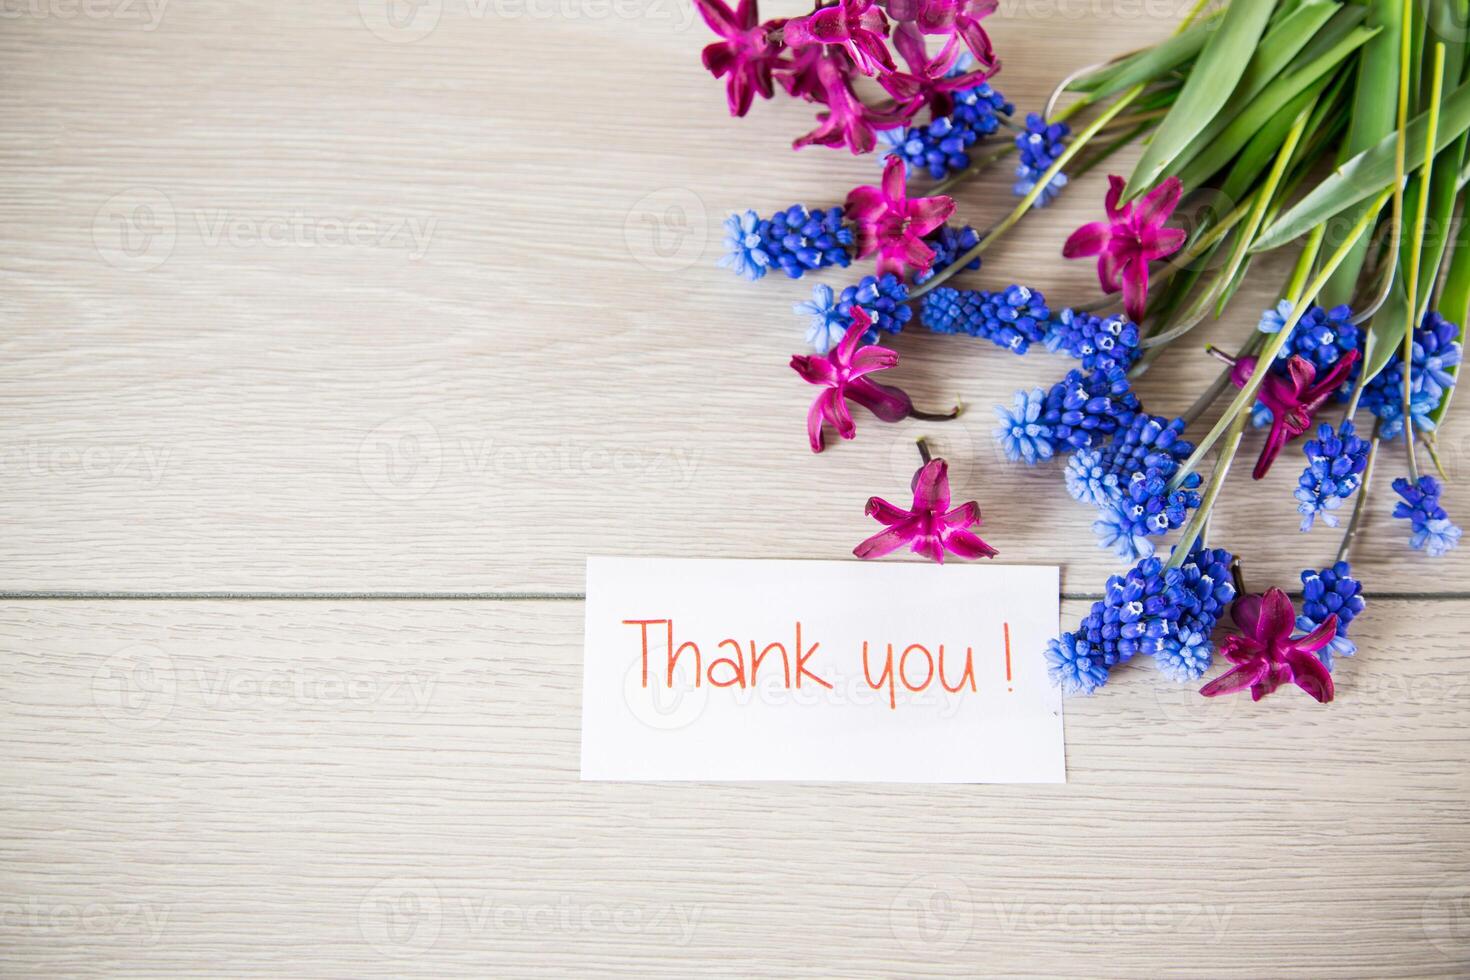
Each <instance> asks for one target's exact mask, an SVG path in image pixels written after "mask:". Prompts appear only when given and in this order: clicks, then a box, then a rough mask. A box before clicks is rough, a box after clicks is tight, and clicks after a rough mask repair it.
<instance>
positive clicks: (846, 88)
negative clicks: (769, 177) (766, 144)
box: [788, 49, 903, 154]
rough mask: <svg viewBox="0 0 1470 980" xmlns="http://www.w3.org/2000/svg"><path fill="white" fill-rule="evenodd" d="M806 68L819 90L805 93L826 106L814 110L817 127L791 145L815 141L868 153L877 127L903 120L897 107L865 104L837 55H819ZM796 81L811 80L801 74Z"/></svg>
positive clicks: (795, 146) (808, 143)
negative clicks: (817, 95)
mask: <svg viewBox="0 0 1470 980" xmlns="http://www.w3.org/2000/svg"><path fill="white" fill-rule="evenodd" d="M803 50H806V49H803ZM842 57H843V58H845V57H846V56H845V55H843V56H842ZM810 70H811V71H812V72H815V75H816V79H817V81H818V82H819V83H820V86H821V91H822V93H823V94H822V97H821V98H820V99H817V98H815V97H814V96H812V95H811V94H810V93H809V92H808V93H807V97H808V98H811V99H813V101H820V102H824V103H826V106H827V108H826V110H825V111H824V112H819V113H817V128H816V129H813V130H812V131H811V132H810V133H807V134H806V135H805V136H802V137H800V138H798V139H796V140H794V141H793V142H792V144H791V145H792V147H793V148H795V149H798V150H799V149H801V148H802V147H803V146H810V145H812V144H813V143H819V144H821V145H823V146H846V147H848V148H849V149H850V150H852V152H853V153H854V154H862V153H871V152H872V151H873V147H874V146H876V145H877V143H878V133H877V130H880V129H892V128H894V127H895V126H898V125H899V124H901V123H902V122H903V115H902V112H901V111H898V110H890V111H880V110H877V109H873V108H871V107H870V106H867V105H865V104H864V103H863V101H862V100H861V99H859V98H858V97H857V95H856V94H855V93H854V92H853V90H852V84H851V82H850V81H849V80H848V76H847V70H846V69H845V68H844V67H843V65H842V64H841V63H840V62H839V61H838V59H836V58H822V59H820V60H818V61H816V62H815V63H814V64H813V65H812V66H811V69H810ZM793 84H795V83H793ZM800 84H802V85H806V86H809V85H810V84H811V81H810V79H809V78H802V79H800ZM789 87H790V86H788V88H789Z"/></svg>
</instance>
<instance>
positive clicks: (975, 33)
mask: <svg viewBox="0 0 1470 980" xmlns="http://www.w3.org/2000/svg"><path fill="white" fill-rule="evenodd" d="M910 6H912V7H914V9H913V11H912V13H913V17H912V18H909V17H908V16H902V17H900V15H899V13H898V12H895V13H894V15H893V16H894V17H895V18H897V19H900V20H910V19H912V21H913V23H914V24H915V25H916V26H917V27H918V29H919V31H920V32H921V33H924V34H941V35H943V34H949V35H953V36H955V37H958V38H959V39H960V40H961V41H964V42H965V47H967V48H969V49H970V53H971V54H972V55H974V56H975V62H976V72H977V73H979V74H980V75H981V78H980V80H979V81H983V80H984V79H986V78H989V77H990V76H991V75H994V74H995V73H996V72H997V71H999V70H1000V59H998V58H997V57H996V56H995V45H993V44H992V43H991V42H990V35H989V34H987V33H985V28H984V27H982V26H980V21H982V20H984V19H985V18H986V17H989V16H990V15H991V14H993V13H995V11H996V8H997V7H998V6H999V4H998V3H997V0H915V2H914V3H913V4H909V3H904V4H901V5H900V9H902V11H903V13H904V14H908V13H910V10H909V9H908V8H909V7H910ZM890 9H892V8H891V7H890ZM975 84H979V82H978V81H977V82H976V83H975Z"/></svg>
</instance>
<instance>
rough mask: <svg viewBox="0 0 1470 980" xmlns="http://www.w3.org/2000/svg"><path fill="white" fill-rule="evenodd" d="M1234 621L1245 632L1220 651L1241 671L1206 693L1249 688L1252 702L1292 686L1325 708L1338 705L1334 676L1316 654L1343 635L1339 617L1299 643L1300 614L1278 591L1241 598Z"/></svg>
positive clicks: (1233, 612)
mask: <svg viewBox="0 0 1470 980" xmlns="http://www.w3.org/2000/svg"><path fill="white" fill-rule="evenodd" d="M1231 616H1232V617H1233V618H1234V620H1235V624H1236V626H1237V627H1239V628H1240V630H1241V632H1240V633H1239V634H1232V635H1231V636H1227V637H1226V638H1225V640H1224V641H1223V642H1222V643H1221V644H1220V652H1221V653H1222V654H1223V655H1224V657H1225V659H1226V660H1228V661H1229V662H1230V663H1232V664H1235V666H1234V667H1233V668H1231V669H1230V670H1228V671H1226V672H1225V673H1223V674H1221V675H1220V676H1219V677H1216V678H1215V679H1214V680H1212V681H1210V682H1209V683H1208V684H1206V685H1205V686H1204V687H1202V688H1200V693H1201V694H1203V695H1204V696H1205V697H1216V696H1217V695H1221V694H1230V693H1233V692H1235V691H1240V690H1244V689H1245V688H1247V687H1249V688H1250V691H1251V698H1252V699H1253V700H1256V701H1259V700H1261V698H1263V697H1265V696H1266V695H1268V694H1270V693H1271V692H1272V691H1275V690H1276V689H1277V688H1278V687H1280V686H1281V685H1282V684H1285V683H1288V682H1290V683H1293V684H1295V685H1296V686H1297V687H1300V688H1301V689H1302V690H1304V691H1306V692H1307V693H1308V694H1310V695H1311V696H1312V697H1313V698H1315V699H1317V700H1318V701H1320V702H1322V703H1324V704H1325V703H1326V702H1328V701H1331V700H1332V694H1333V692H1332V676H1331V674H1329V673H1328V671H1327V666H1326V665H1325V664H1323V663H1322V661H1321V660H1320V659H1318V658H1317V657H1316V656H1314V655H1313V654H1314V653H1315V651H1317V650H1320V649H1322V648H1323V647H1325V646H1326V645H1327V644H1328V643H1330V642H1331V641H1332V639H1333V637H1335V636H1336V635H1337V617H1336V616H1335V615H1334V616H1328V617H1327V619H1326V620H1324V621H1323V623H1322V625H1321V626H1319V627H1318V628H1317V629H1316V630H1314V631H1313V632H1312V633H1310V634H1308V635H1307V636H1304V637H1299V638H1297V639H1295V640H1294V639H1292V638H1291V633H1292V630H1293V629H1294V628H1295V625H1296V611H1295V610H1294V609H1293V608H1292V605H1291V599H1290V598H1288V597H1287V595H1286V593H1285V592H1282V591H1281V590H1280V589H1275V588H1272V589H1267V590H1266V593H1265V594H1264V595H1243V596H1241V597H1240V598H1238V599H1236V600H1235V603H1234V605H1233V606H1232V607H1231Z"/></svg>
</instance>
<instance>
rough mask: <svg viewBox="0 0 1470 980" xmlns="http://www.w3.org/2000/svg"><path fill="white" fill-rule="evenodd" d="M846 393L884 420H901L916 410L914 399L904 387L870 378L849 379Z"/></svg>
mask: <svg viewBox="0 0 1470 980" xmlns="http://www.w3.org/2000/svg"><path fill="white" fill-rule="evenodd" d="M844 394H845V395H846V396H847V397H848V398H851V399H852V400H853V401H855V402H857V403H858V404H859V405H861V406H862V407H863V408H866V409H867V410H868V411H870V412H872V413H873V414H874V415H876V416H877V417H878V418H879V419H880V420H881V421H884V422H901V421H903V420H904V419H906V418H908V417H909V416H910V415H912V414H913V412H914V403H913V400H912V399H910V398H909V396H908V395H907V393H905V392H904V391H903V389H901V388H895V387H893V386H892V385H885V384H879V383H878V382H876V381H873V380H871V379H869V378H855V379H853V380H851V381H849V382H848V384H847V387H846V389H845V391H844Z"/></svg>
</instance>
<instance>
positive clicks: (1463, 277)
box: [1429, 215, 1470, 431]
mask: <svg viewBox="0 0 1470 980" xmlns="http://www.w3.org/2000/svg"><path fill="white" fill-rule="evenodd" d="M1439 312H1440V315H1441V316H1443V317H1444V318H1445V319H1447V320H1449V321H1450V322H1451V323H1455V324H1457V325H1458V326H1459V328H1460V335H1459V338H1458V339H1459V341H1460V344H1461V346H1464V343H1465V321H1466V320H1470V221H1466V220H1465V218H1464V216H1463V215H1462V216H1461V218H1460V230H1459V231H1458V232H1456V234H1455V247H1454V249H1453V251H1452V253H1451V257H1450V268H1449V271H1448V272H1446V273H1445V277H1444V289H1443V290H1442V291H1441V292H1440V294H1439ZM1449 371H1450V376H1451V377H1453V378H1456V379H1458V378H1459V375H1460V366H1459V365H1458V364H1456V365H1455V366H1454V367H1452V368H1450V369H1449ZM1455 388H1456V386H1455V385H1451V386H1450V387H1449V389H1448V390H1446V391H1445V393H1444V397H1443V398H1441V399H1440V401H1439V405H1438V406H1437V407H1436V408H1435V409H1434V411H1433V412H1431V413H1430V414H1429V418H1430V419H1431V420H1432V421H1433V422H1434V425H1435V431H1438V429H1439V426H1440V424H1441V423H1442V422H1444V417H1445V413H1446V412H1448V411H1449V410H1450V396H1451V395H1453V394H1454V393H1455Z"/></svg>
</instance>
